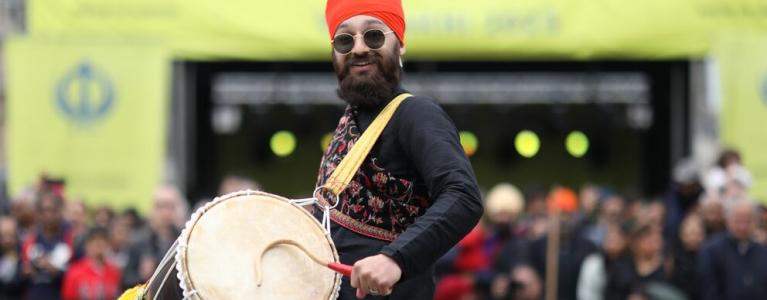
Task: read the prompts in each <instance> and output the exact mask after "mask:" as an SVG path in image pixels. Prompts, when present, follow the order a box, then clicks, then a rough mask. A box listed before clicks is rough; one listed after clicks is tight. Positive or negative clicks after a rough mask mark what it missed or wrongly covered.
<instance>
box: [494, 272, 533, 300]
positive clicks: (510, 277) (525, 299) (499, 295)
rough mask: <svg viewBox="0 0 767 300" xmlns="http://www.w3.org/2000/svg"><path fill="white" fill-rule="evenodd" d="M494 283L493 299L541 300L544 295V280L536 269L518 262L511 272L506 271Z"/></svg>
mask: <svg viewBox="0 0 767 300" xmlns="http://www.w3.org/2000/svg"><path fill="white" fill-rule="evenodd" d="M503 274H506V275H505V277H500V279H501V280H497V281H496V282H495V283H494V285H493V293H492V297H491V298H490V299H492V300H540V299H541V298H542V297H543V280H542V279H541V277H540V276H539V275H538V273H537V272H536V271H535V269H534V268H533V267H531V266H529V265H527V264H518V265H515V266H514V267H512V268H511V271H510V272H504V273H503Z"/></svg>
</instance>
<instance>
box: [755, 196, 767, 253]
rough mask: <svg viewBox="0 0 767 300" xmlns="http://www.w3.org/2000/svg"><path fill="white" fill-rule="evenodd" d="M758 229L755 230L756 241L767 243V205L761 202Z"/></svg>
mask: <svg viewBox="0 0 767 300" xmlns="http://www.w3.org/2000/svg"><path fill="white" fill-rule="evenodd" d="M758 211H759V213H758V215H757V216H758V218H757V222H756V224H757V225H756V229H755V230H754V241H756V242H757V243H760V244H762V245H767V205H765V204H764V203H762V204H759V208H758Z"/></svg>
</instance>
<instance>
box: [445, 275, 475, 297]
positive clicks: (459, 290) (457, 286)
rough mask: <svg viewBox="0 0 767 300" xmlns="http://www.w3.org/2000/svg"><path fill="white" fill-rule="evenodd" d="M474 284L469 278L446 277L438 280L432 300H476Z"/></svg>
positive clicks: (460, 276) (459, 276)
mask: <svg viewBox="0 0 767 300" xmlns="http://www.w3.org/2000/svg"><path fill="white" fill-rule="evenodd" d="M478 299H482V298H480V297H478V296H477V293H476V291H475V290H474V282H473V280H472V278H471V277H470V276H463V275H457V276H447V277H444V278H442V280H440V282H439V284H438V285H437V287H436V288H435V290H434V300H478Z"/></svg>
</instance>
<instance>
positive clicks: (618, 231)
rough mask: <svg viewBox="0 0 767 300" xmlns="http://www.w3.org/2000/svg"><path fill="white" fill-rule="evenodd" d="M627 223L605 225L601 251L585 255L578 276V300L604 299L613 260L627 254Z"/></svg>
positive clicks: (618, 259)
mask: <svg viewBox="0 0 767 300" xmlns="http://www.w3.org/2000/svg"><path fill="white" fill-rule="evenodd" d="M627 227H628V226H627V225H622V226H620V225H610V226H608V227H607V230H606V234H605V238H604V243H602V248H601V251H600V252H598V253H594V254H591V255H589V256H588V257H586V259H585V260H584V261H583V265H582V266H581V270H580V277H579V278H578V299H579V300H601V299H604V297H603V296H604V294H605V288H606V286H607V280H608V276H609V275H610V273H611V270H612V268H613V266H614V265H615V262H617V261H621V260H625V259H626V255H627V248H628V247H627V246H628V237H627V234H628V233H627V232H626V231H627Z"/></svg>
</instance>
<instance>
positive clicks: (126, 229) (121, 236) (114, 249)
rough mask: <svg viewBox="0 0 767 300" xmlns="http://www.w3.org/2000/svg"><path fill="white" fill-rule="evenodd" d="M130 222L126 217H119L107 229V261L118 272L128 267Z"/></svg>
mask: <svg viewBox="0 0 767 300" xmlns="http://www.w3.org/2000/svg"><path fill="white" fill-rule="evenodd" d="M130 224H131V220H130V219H129V217H128V216H126V215H119V216H118V217H117V218H116V219H115V221H114V222H112V227H110V228H109V244H110V249H109V250H110V251H109V253H108V257H107V260H108V261H109V262H111V263H112V264H114V265H115V266H117V267H118V268H119V269H120V270H123V269H125V268H126V267H127V266H128V260H129V259H130V247H131V225H130Z"/></svg>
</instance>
